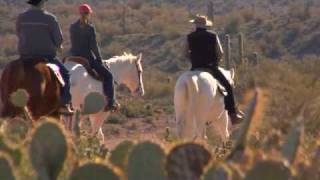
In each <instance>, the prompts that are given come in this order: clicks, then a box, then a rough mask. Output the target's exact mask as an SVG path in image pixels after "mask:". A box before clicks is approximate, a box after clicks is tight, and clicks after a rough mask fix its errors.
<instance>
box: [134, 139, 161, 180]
mask: <svg viewBox="0 0 320 180" xmlns="http://www.w3.org/2000/svg"><path fill="white" fill-rule="evenodd" d="M164 161H165V153H164V152H163V150H162V148H161V147H160V146H159V145H156V144H153V143H150V142H144V143H141V144H138V145H136V146H134V147H133V149H132V151H131V153H130V155H129V162H128V179H129V180H151V179H152V180H164V179H166V177H165V170H164Z"/></svg>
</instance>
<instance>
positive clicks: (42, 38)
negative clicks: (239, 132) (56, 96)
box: [16, 0, 73, 114]
mask: <svg viewBox="0 0 320 180" xmlns="http://www.w3.org/2000/svg"><path fill="white" fill-rule="evenodd" d="M45 2H47V0H28V1H27V3H28V4H30V5H31V8H30V9H29V10H27V11H26V12H24V13H22V14H20V15H19V16H18V18H17V22H16V31H17V36H18V52H19V55H20V60H23V61H25V60H26V59H30V58H31V59H32V58H33V57H41V58H43V59H46V60H47V61H48V62H49V63H52V64H55V65H57V66H58V67H59V70H60V73H61V76H62V78H63V80H64V82H65V84H64V86H62V87H61V107H60V108H59V110H58V111H59V112H60V113H65V114H72V113H73V110H72V109H71V94H70V75H69V72H68V70H67V69H66V68H65V67H64V65H63V64H62V63H61V62H60V61H59V60H58V59H57V57H56V55H57V50H58V49H59V48H61V47H62V41H63V39H62V32H61V29H60V26H59V24H58V22H57V19H56V17H55V16H54V15H52V14H50V13H49V12H47V11H45V10H44V4H45Z"/></svg>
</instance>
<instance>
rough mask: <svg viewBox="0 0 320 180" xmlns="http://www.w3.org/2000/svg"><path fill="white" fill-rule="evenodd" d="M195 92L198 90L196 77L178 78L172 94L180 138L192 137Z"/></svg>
mask: <svg viewBox="0 0 320 180" xmlns="http://www.w3.org/2000/svg"><path fill="white" fill-rule="evenodd" d="M196 92H199V87H198V84H197V78H196V77H188V76H187V77H186V76H185V78H181V79H179V80H178V82H177V84H176V88H175V94H174V105H175V111H176V122H177V131H178V136H180V138H193V137H194V129H193V128H192V127H194V120H195V119H194V118H195V117H194V113H193V110H194V105H195V104H194V103H195V102H196V99H195V98H196V96H195V95H194V94H195V93H196Z"/></svg>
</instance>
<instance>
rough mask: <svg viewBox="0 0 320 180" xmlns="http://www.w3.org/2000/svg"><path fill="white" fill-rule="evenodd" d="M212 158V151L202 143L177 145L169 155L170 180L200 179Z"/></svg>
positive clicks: (167, 164)
mask: <svg viewBox="0 0 320 180" xmlns="http://www.w3.org/2000/svg"><path fill="white" fill-rule="evenodd" d="M210 159H211V154H210V152H208V150H207V149H206V148H204V147H203V146H202V145H200V144H194V143H188V144H182V145H178V146H176V147H175V148H174V149H173V150H171V152H170V154H169V155H168V157H167V162H166V170H167V172H168V176H169V180H185V179H199V178H200V176H201V174H202V173H203V170H204V168H205V166H206V165H208V163H209V162H210Z"/></svg>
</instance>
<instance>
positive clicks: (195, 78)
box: [174, 68, 234, 141]
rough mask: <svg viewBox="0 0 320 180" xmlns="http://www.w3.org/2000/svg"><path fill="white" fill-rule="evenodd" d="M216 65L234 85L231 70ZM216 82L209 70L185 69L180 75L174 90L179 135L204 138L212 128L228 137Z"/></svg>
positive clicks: (223, 136)
mask: <svg viewBox="0 0 320 180" xmlns="http://www.w3.org/2000/svg"><path fill="white" fill-rule="evenodd" d="M219 69H220V70H221V71H222V73H223V74H224V75H225V77H226V78H227V79H228V81H229V82H230V83H231V84H232V85H233V84H234V82H233V78H234V70H233V69H232V70H231V71H227V70H224V69H222V68H219ZM218 86H220V85H219V83H218V81H217V80H216V79H214V78H213V76H212V75H211V74H209V73H208V72H202V71H187V72H185V73H183V74H182V75H181V76H180V77H179V79H178V80H177V83H176V87H175V93H174V106H175V113H176V123H177V133H178V137H179V138H182V139H184V140H194V139H196V138H200V139H206V138H207V136H206V135H207V134H206V132H214V134H215V135H218V137H220V138H221V139H222V140H223V141H225V140H226V139H227V138H228V137H229V135H230V134H229V130H230V128H231V123H230V122H229V117H228V113H227V111H226V110H225V105H224V96H223V95H222V94H221V93H220V92H219V91H218ZM211 135H212V134H211Z"/></svg>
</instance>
